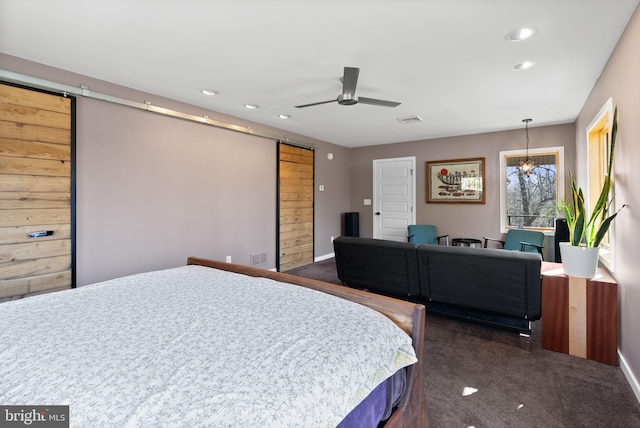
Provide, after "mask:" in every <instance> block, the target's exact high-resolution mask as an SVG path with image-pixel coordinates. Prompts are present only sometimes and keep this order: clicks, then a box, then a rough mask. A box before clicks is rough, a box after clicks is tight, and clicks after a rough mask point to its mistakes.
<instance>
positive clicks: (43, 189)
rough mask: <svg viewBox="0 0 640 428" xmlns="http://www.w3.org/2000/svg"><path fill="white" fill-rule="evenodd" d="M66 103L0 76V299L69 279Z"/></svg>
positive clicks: (68, 113) (61, 284)
mask: <svg viewBox="0 0 640 428" xmlns="http://www.w3.org/2000/svg"><path fill="white" fill-rule="evenodd" d="M72 104H73V100H72V99H70V98H66V97H64V96H60V95H52V94H49V93H43V92H38V91H34V90H29V89H23V88H18V87H14V86H10V85H6V84H0V301H4V300H11V299H15V298H20V297H24V296H26V295H30V294H37V293H43V292H47V291H54V290H62V289H65V288H70V287H72V286H73V274H72V266H73V263H72V214H71V213H72V203H71V202H72V197H71V191H72V177H71V175H72V174H71V171H72V164H71V154H72V123H73V120H72V115H73V105H72Z"/></svg>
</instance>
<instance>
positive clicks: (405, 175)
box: [373, 157, 416, 242]
mask: <svg viewBox="0 0 640 428" xmlns="http://www.w3.org/2000/svg"><path fill="white" fill-rule="evenodd" d="M415 170H416V158H415V157H407V158H394V159H376V160H374V161H373V237H374V238H377V239H388V240H391V241H400V242H406V241H407V227H408V226H409V225H410V224H415V222H416V213H415V208H414V206H415V200H416V193H415V189H416V177H415Z"/></svg>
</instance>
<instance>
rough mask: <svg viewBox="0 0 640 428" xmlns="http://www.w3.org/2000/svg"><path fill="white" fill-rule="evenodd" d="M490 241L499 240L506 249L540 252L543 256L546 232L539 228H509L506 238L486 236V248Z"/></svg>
mask: <svg viewBox="0 0 640 428" xmlns="http://www.w3.org/2000/svg"><path fill="white" fill-rule="evenodd" d="M488 241H493V242H498V243H500V244H501V245H502V248H503V249H505V250H512V251H524V252H526V253H539V254H540V256H542V249H543V248H544V247H543V246H542V244H543V243H544V233H542V232H540V231H538V230H528V229H509V230H508V231H507V236H506V237H505V239H504V240H501V239H495V238H487V237H484V248H487V243H488Z"/></svg>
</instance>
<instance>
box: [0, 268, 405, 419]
mask: <svg viewBox="0 0 640 428" xmlns="http://www.w3.org/2000/svg"><path fill="white" fill-rule="evenodd" d="M415 361H416V358H415V354H414V352H413V348H412V347H411V338H410V337H409V336H408V335H407V334H405V333H404V332H403V331H402V330H400V329H399V328H398V327H396V326H395V324H393V323H392V322H391V321H389V320H388V319H387V318H386V317H384V316H383V315H381V314H379V313H377V312H376V311H373V310H371V309H369V308H366V307H364V306H361V305H358V304H355V303H352V302H349V301H346V300H343V299H339V298H336V297H333V296H330V295H327V294H324V293H320V292H317V291H313V290H309V289H305V288H303V287H297V286H293V285H290V284H283V283H278V282H274V281H271V280H268V279H263V278H251V277H248V276H244V275H237V274H232V273H228V272H224V271H219V270H216V269H211V268H205V267H200V266H185V267H179V268H175V269H168V270H163V271H157V272H150V273H144V274H139V275H133V276H129V277H125V278H120V279H116V280H112V281H106V282H103V283H99V284H94V285H90V286H86V287H81V288H78V289H75V290H67V291H62V292H57V293H52V294H47V295H41V296H34V297H29V298H26V299H23V300H18V301H11V302H6V303H2V304H0V404H5V405H10V404H18V405H55V404H59V405H69V406H70V412H71V426H74V427H102V426H113V427H160V426H162V427H180V426H184V427H196V426H203V427H204V426H206V427H243V428H245V427H246V428H250V427H278V428H282V427H296V428H298V427H306V428H309V427H331V426H335V425H337V424H338V423H339V422H340V420H342V419H343V418H344V417H345V416H346V415H347V414H348V413H349V411H351V410H352V409H353V408H354V407H355V406H356V405H357V404H358V403H359V402H360V401H361V400H362V399H363V398H364V397H365V396H366V395H367V394H368V393H369V392H370V391H372V390H373V389H374V388H375V386H376V385H378V384H379V383H380V382H382V381H383V380H384V379H386V378H387V377H389V376H390V375H391V374H393V373H394V372H395V371H397V370H398V369H400V368H402V367H404V366H407V365H410V364H413V363H414V362H415Z"/></svg>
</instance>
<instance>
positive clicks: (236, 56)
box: [0, 0, 640, 147]
mask: <svg viewBox="0 0 640 428" xmlns="http://www.w3.org/2000/svg"><path fill="white" fill-rule="evenodd" d="M639 1H640V0H482V1H481V0H395V1H393V0H386V1H385V0H270V1H264V0H208V1H207V0H181V1H178V0H174V1H171V0H109V1H107V0H93V1H86V0H55V1H53V0H28V1H26V0H0V51H1V52H3V53H6V54H9V55H13V56H17V57H21V58H25V59H28V60H32V61H36V62H39V63H43V64H47V65H50V66H54V67H58V68H62V69H65V70H69V71H73V72H76V73H81V74H84V75H88V76H91V77H94V78H98V79H102V80H106V81H109V82H113V83H116V84H120V85H123V86H127V87H131V88H135V89H138V90H142V91H146V92H150V93H153V94H157V95H161V96H164V97H168V98H172V99H175V100H178V101H182V102H186V103H189V104H193V105H196V106H201V107H203V108H206V109H211V110H215V111H218V112H221V113H225V114H229V115H232V116H236V117H237V118H239V119H238V123H237V124H238V125H244V124H243V123H242V121H243V120H250V121H253V122H258V123H262V124H266V125H269V126H273V127H277V128H280V129H284V130H286V131H289V132H294V133H298V134H302V135H306V136H310V137H313V138H317V139H320V140H324V141H328V142H332V143H335V144H339V145H342V146H346V147H357V146H367V145H376V144H385V143H393V142H401V141H413V140H422V139H429V138H435V137H444V136H452V135H463V134H474V133H482V132H490V131H498V130H505V129H514V128H520V127H523V124H522V119H524V118H532V119H533V122H532V123H531V125H530V126H532V127H535V126H541V125H551V124H560V123H568V122H573V121H574V120H575V118H576V116H577V114H578V113H579V111H580V108H581V107H582V105H583V103H584V101H585V99H586V97H587V95H588V94H589V92H590V90H591V88H592V87H593V85H594V83H595V81H596V79H597V78H598V76H599V75H600V72H601V71H602V69H603V67H604V65H605V63H606V61H607V59H608V57H609V55H610V53H611V51H612V50H613V48H614V47H615V44H616V42H617V40H618V38H619V37H620V35H621V33H622V31H623V30H624V27H625V25H626V24H627V22H628V20H629V18H630V16H631V14H632V13H633V11H634V9H635V8H636V6H637V5H638V2H639ZM523 25H533V26H536V27H537V28H538V29H539V31H538V33H537V34H536V35H535V37H533V38H532V39H529V40H525V41H522V42H508V41H506V40H505V35H506V34H507V33H508V32H509V31H510V30H513V29H515V28H517V27H519V26H523ZM528 59H531V60H534V61H536V65H535V67H533V68H531V69H529V70H526V71H513V70H512V66H513V65H514V64H516V63H517V62H520V61H522V60H528ZM0 65H1V64H0ZM345 66H349V67H359V68H360V79H359V81H358V87H357V89H358V90H357V95H360V96H362V97H368V98H380V99H384V100H391V101H399V102H401V103H402V104H401V105H400V106H398V107H396V108H388V107H377V106H371V105H365V104H357V105H354V106H342V105H339V104H337V103H329V104H323V105H319V106H315V107H309V108H305V109H296V108H294V107H293V106H295V105H299V104H306V103H312V102H316V101H324V100H330V99H334V98H336V97H337V96H338V95H339V94H340V93H341V91H342V84H341V83H340V80H339V78H340V77H341V76H342V72H343V67H345ZM203 88H210V89H216V90H217V91H219V95H217V96H215V97H206V96H204V95H202V94H201V93H200V90H201V89H203ZM245 103H255V104H258V105H260V108H259V109H256V110H248V109H246V108H244V107H243V105H244V104H245ZM278 114H289V115H291V116H292V117H291V118H290V119H287V120H283V119H279V118H278V117H277V116H278ZM413 115H417V116H420V117H421V118H422V119H423V121H422V122H419V123H413V124H402V123H400V122H398V121H397V120H396V119H397V118H401V117H407V116H413Z"/></svg>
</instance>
